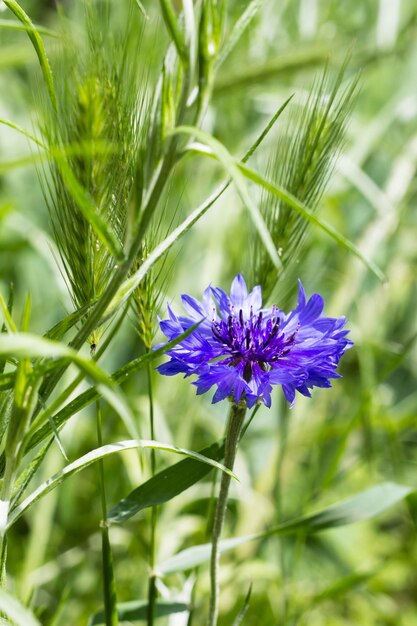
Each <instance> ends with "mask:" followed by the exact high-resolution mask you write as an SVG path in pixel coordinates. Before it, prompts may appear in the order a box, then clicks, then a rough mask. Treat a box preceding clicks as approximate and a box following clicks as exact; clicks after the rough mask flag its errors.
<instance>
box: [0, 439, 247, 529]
mask: <svg viewBox="0 0 417 626" xmlns="http://www.w3.org/2000/svg"><path fill="white" fill-rule="evenodd" d="M136 448H141V449H147V448H150V449H154V450H162V451H165V452H172V453H173V454H181V455H184V456H188V457H190V458H192V459H195V460H197V461H200V462H201V463H207V464H208V465H210V466H211V467H215V468H216V469H219V470H221V471H222V472H226V474H229V476H231V477H232V478H235V479H236V480H237V476H236V475H235V474H234V473H233V472H231V471H230V470H229V469H227V468H226V467H225V466H224V465H222V464H221V463H218V462H217V461H215V460H214V459H210V458H208V457H205V456H203V455H202V454H199V453H198V452H193V451H192V450H187V449H186V448H178V447H177V446H173V445H171V444H169V443H161V442H159V441H153V440H149V439H129V440H126V441H119V442H117V443H111V444H107V445H105V446H101V447H100V448H96V449H94V450H92V451H91V452H87V454H84V455H83V456H82V457H80V458H79V459H77V460H76V461H73V462H72V463H70V464H69V465H66V466H65V467H64V468H63V469H62V470H61V471H59V472H57V473H56V474H54V475H53V476H51V478H49V479H48V480H46V481H45V482H43V483H42V484H41V485H39V487H38V488H37V489H35V491H33V492H32V493H31V494H30V495H29V496H28V497H27V498H25V500H24V501H23V502H21V503H20V504H19V505H17V506H16V507H14V509H13V510H12V512H11V513H10V515H9V519H8V523H7V528H10V526H12V525H13V524H14V523H15V521H16V520H17V519H19V518H20V517H21V516H22V515H23V513H25V512H26V511H27V510H28V509H29V508H30V507H31V506H32V505H33V504H34V503H35V502H37V501H38V500H39V499H40V498H43V496H45V495H46V494H48V493H49V492H50V491H52V490H53V489H55V488H56V487H58V486H59V485H60V484H61V483H62V482H63V481H64V480H66V479H67V478H69V477H70V476H72V475H73V474H77V473H78V472H80V471H81V470H83V469H85V468H86V467H88V466H89V465H92V464H93V463H95V462H96V461H98V460H99V459H103V458H105V457H107V456H109V455H112V454H115V453H117V452H123V451H124V450H133V449H136Z"/></svg>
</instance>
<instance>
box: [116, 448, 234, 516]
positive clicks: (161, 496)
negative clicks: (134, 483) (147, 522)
mask: <svg viewBox="0 0 417 626" xmlns="http://www.w3.org/2000/svg"><path fill="white" fill-rule="evenodd" d="M199 454H202V455H203V456H204V457H208V458H210V459H216V460H217V461H220V459H222V458H223V456H224V443H223V442H217V443H214V444H213V445H212V446H210V447H208V448H204V450H200V452H199ZM211 470H212V468H211V467H210V466H208V465H204V464H203V463H200V462H199V461H195V460H194V459H185V460H184V461H180V462H179V463H176V464H175V465H171V466H170V467H167V468H166V469H164V470H162V472H158V474H156V475H155V476H153V477H152V478H150V479H149V480H147V481H146V482H145V483H143V484H142V485H140V486H139V487H137V488H136V489H134V490H133V491H132V492H131V493H130V494H129V495H128V496H126V498H123V499H122V500H120V502H119V503H118V504H117V505H116V506H115V507H114V508H113V509H112V510H111V511H110V513H109V514H108V516H107V521H109V522H113V523H121V522H126V521H127V520H128V519H130V518H131V517H133V516H134V515H136V514H137V513H139V511H142V510H143V509H145V508H147V507H150V506H156V505H158V504H164V503H165V502H168V500H172V498H175V496H177V495H178V494H180V493H182V492H183V491H185V490H186V489H188V488H189V487H191V486H192V485H194V484H195V483H197V482H198V481H199V480H201V479H202V478H204V477H205V476H207V474H208V473H209V472H210V471H211Z"/></svg>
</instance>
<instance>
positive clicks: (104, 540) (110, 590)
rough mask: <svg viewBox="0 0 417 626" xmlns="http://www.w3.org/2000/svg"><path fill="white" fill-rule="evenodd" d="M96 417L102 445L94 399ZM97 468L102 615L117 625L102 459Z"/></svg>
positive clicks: (99, 422)
mask: <svg viewBox="0 0 417 626" xmlns="http://www.w3.org/2000/svg"><path fill="white" fill-rule="evenodd" d="M96 418H97V443H98V446H99V447H101V446H102V445H103V436H102V431H101V410H100V401H99V400H97V401H96ZM98 469H99V476H100V493H101V511H102V521H101V524H100V526H101V551H102V566H103V596H104V615H105V620H106V626H117V625H118V623H119V620H118V616H117V598H116V583H115V579H114V571H113V556H112V551H111V545H110V538H109V526H108V524H107V501H106V489H105V477H104V462H103V459H100V460H99V461H98Z"/></svg>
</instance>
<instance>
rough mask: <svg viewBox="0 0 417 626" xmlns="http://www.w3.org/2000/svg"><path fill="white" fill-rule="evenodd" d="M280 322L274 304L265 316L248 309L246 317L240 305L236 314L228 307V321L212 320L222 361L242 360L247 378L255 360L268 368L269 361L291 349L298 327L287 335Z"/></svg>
mask: <svg viewBox="0 0 417 626" xmlns="http://www.w3.org/2000/svg"><path fill="white" fill-rule="evenodd" d="M281 324H282V320H281V318H280V316H279V314H278V309H277V308H276V307H273V309H272V315H268V317H266V318H265V317H264V314H263V313H262V311H261V312H260V313H258V314H255V315H254V314H253V312H252V309H251V311H250V315H249V317H248V318H247V319H245V316H244V313H243V310H242V309H239V312H238V313H237V314H236V311H235V310H234V308H231V310H230V314H229V316H228V318H227V321H225V320H221V321H220V322H217V321H213V322H212V333H213V336H214V337H215V338H216V340H217V341H218V342H219V343H221V344H222V345H223V346H224V348H225V352H226V354H225V356H226V359H225V361H224V362H226V363H228V364H229V365H237V364H238V363H243V364H244V378H245V380H247V381H249V380H251V378H252V374H253V365H254V364H255V363H256V364H258V365H259V366H260V367H261V368H262V369H263V370H264V371H267V370H269V369H270V367H271V363H273V362H275V361H277V360H278V359H280V358H282V357H284V356H286V355H287V354H288V353H289V352H290V350H291V348H292V346H293V344H294V341H295V337H296V334H297V331H298V327H297V329H296V331H295V332H293V333H292V334H291V335H288V336H286V335H285V333H284V332H283V331H282V330H281ZM227 354H229V355H230V356H227Z"/></svg>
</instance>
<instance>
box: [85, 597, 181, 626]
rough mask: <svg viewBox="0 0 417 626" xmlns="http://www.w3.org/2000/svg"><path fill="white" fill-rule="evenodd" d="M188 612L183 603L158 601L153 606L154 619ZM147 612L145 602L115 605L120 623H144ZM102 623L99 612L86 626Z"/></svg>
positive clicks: (101, 615)
mask: <svg viewBox="0 0 417 626" xmlns="http://www.w3.org/2000/svg"><path fill="white" fill-rule="evenodd" d="M188 610H189V607H188V606H187V605H186V604H184V603H183V602H170V601H169V600H159V601H158V602H157V604H156V606H155V617H165V616H167V615H172V614H173V613H183V612H184V611H188ZM147 611H148V603H147V602H146V600H134V601H132V602H123V603H119V604H118V605H117V613H118V616H119V620H120V621H121V622H136V621H144V620H146V617H147ZM104 623H105V621H104V613H103V611H99V612H98V613H96V614H95V615H93V616H92V617H91V618H90V620H89V622H88V626H99V624H104Z"/></svg>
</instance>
